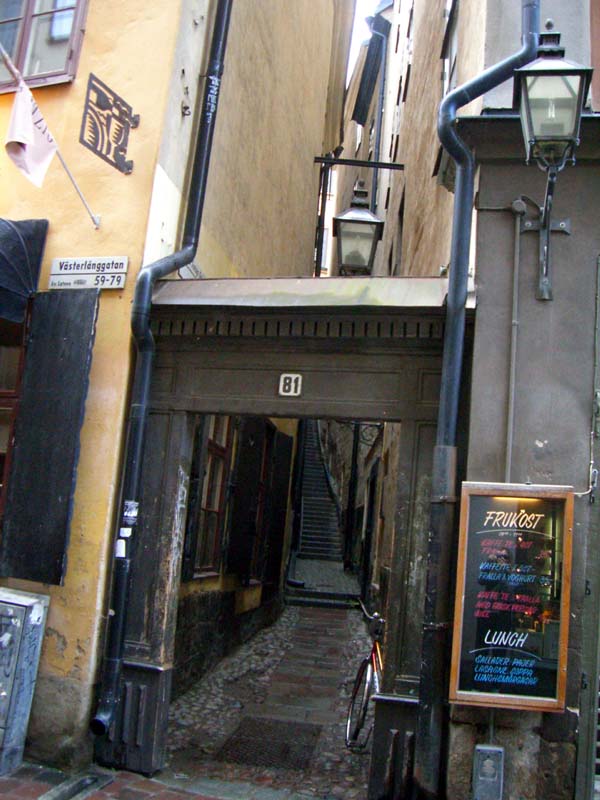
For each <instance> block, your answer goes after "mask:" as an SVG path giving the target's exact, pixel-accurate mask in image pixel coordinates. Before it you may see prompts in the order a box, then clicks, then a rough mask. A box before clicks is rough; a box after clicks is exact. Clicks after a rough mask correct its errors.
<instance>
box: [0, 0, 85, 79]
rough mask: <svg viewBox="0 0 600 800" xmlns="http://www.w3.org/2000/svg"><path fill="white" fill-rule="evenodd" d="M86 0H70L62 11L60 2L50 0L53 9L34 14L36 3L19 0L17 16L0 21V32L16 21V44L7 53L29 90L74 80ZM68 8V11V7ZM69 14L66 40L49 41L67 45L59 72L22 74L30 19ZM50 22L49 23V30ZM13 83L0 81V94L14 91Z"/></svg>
mask: <svg viewBox="0 0 600 800" xmlns="http://www.w3.org/2000/svg"><path fill="white" fill-rule="evenodd" d="M88 3H89V0H72V2H69V3H68V7H67V8H62V7H61V5H60V0H58V2H57V0H54V2H53V8H52V9H51V10H49V11H44V12H35V10H34V9H35V4H36V0H23V6H22V8H21V12H20V14H19V15H18V16H17V17H10V18H8V19H7V20H2V22H0V29H1V28H2V26H3V25H5V24H6V23H8V22H9V21H11V20H20V21H19V23H18V29H17V35H16V42H15V46H14V49H13V52H12V53H9V55H10V56H11V58H12V60H13V63H14V64H15V66H16V68H17V69H18V70H19V72H20V73H21V74H22V76H23V80H24V81H25V83H26V84H27V85H28V86H29V87H30V88H36V87H40V86H52V85H54V84H57V83H70V82H72V81H73V80H74V78H75V75H76V73H77V67H78V64H79V56H80V53H81V47H82V43H83V35H84V33H85V20H86V15H87V8H88ZM71 6H72V8H71ZM71 10H72V11H73V25H72V27H71V33H70V35H69V37H63V36H58V37H52V41H55V42H65V41H68V45H67V58H66V61H65V63H64V65H63V67H61V69H60V70H54V71H52V72H43V73H38V74H34V75H25V74H24V70H25V59H26V57H27V53H28V49H29V43H30V37H31V32H32V29H33V24H34V18H35V17H41V16H50V15H53V14H56V13H61V12H64V11H71ZM52 25H53V21H52V20H51V21H50V28H51V29H52ZM16 86H17V82H16V81H15V79H14V78H13V77H12V75H11V76H10V77H9V78H8V79H7V80H5V81H0V94H5V93H7V92H12V91H14V90H15V89H16Z"/></svg>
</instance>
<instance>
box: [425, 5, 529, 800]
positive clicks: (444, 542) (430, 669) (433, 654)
mask: <svg viewBox="0 0 600 800" xmlns="http://www.w3.org/2000/svg"><path fill="white" fill-rule="evenodd" d="M521 12H522V28H521V30H522V34H521V44H522V46H521V49H520V50H519V51H518V52H516V53H515V54H514V55H512V56H510V57H509V58H507V59H505V60H504V61H501V62H499V63H498V64H496V65H495V66H493V67H490V68H489V69H487V70H485V71H484V72H482V73H481V75H479V76H478V77H476V78H474V79H473V80H472V81H469V82H468V83H465V84H464V85H463V86H459V87H458V88H457V89H455V90H454V91H452V92H450V94H448V95H446V97H445V98H444V99H443V100H442V103H441V105H440V109H439V115H438V136H439V138H440V141H441V143H442V144H443V146H444V147H445V149H446V150H447V151H448V153H449V154H450V156H451V157H452V158H453V160H454V161H455V163H456V183H455V199H454V214H453V221H452V247H451V258H450V279H449V285H448V299H447V309H446V327H445V334H444V354H443V360H442V379H441V388H440V405H439V412H438V423H437V440H436V446H435V449H434V458H433V471H432V487H431V511H430V519H429V526H430V527H429V544H428V561H427V582H426V596H425V610H424V617H423V640H422V645H421V648H422V649H421V675H420V685H419V715H418V720H417V732H416V740H415V761H414V782H413V797H415V798H419V800H422V799H423V798H426V799H427V800H432V799H433V798H437V797H439V796H440V794H439V793H440V776H441V760H442V749H443V741H442V740H443V735H442V733H443V727H444V706H445V702H446V700H445V698H446V696H447V676H446V662H447V652H448V651H447V645H448V631H449V628H450V623H449V616H450V610H451V607H452V604H451V598H450V597H449V574H450V567H451V565H450V552H451V550H452V544H453V538H454V504H455V501H456V498H455V493H456V424H457V417H458V400H459V391H460V379H461V372H462V360H463V345H464V330H465V305H466V300H467V287H468V270H469V247H470V240H471V216H472V210H473V187H474V175H475V159H474V157H473V154H472V153H471V151H470V150H469V148H468V147H467V145H466V144H465V142H464V141H463V140H462V139H461V138H460V137H459V136H458V133H457V131H456V126H455V122H456V115H457V110H458V109H459V108H461V107H462V106H465V105H466V104H467V103H470V102H471V100H474V99H475V98H477V97H480V96H481V95H482V94H484V93H485V92H487V91H489V90H490V89H493V88H494V87H495V86H499V85H500V84H501V83H504V81H506V80H508V79H509V78H511V77H512V75H513V71H514V70H515V69H517V68H518V67H521V66H523V65H524V64H527V63H528V62H529V61H531V60H533V59H534V58H535V57H536V55H537V48H538V38H539V36H538V31H539V19H540V8H539V0H521Z"/></svg>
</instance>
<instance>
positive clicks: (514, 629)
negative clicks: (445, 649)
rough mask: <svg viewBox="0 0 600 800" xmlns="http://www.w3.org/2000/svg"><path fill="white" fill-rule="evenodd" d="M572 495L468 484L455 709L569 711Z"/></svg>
mask: <svg viewBox="0 0 600 800" xmlns="http://www.w3.org/2000/svg"><path fill="white" fill-rule="evenodd" d="M572 528H573V489H572V487H570V486H534V485H526V484H490V483H463V488H462V497H461V515H460V541H459V556H458V573H457V586H456V604H455V614H454V636H453V648H452V669H451V678H450V701H451V702H455V703H464V704H466V705H482V706H488V707H489V706H496V707H502V708H523V709H544V710H546V711H553V710H555V711H560V710H562V709H564V706H565V687H566V675H567V644H568V634H569V599H570V590H571V537H572Z"/></svg>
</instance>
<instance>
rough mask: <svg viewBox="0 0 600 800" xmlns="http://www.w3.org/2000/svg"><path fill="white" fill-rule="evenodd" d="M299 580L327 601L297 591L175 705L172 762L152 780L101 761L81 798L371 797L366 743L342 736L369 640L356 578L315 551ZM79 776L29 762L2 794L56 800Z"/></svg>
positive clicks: (3, 781) (18, 799) (1, 782)
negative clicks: (352, 743)
mask: <svg viewBox="0 0 600 800" xmlns="http://www.w3.org/2000/svg"><path fill="white" fill-rule="evenodd" d="M296 578H297V582H298V583H304V584H305V587H306V589H305V592H306V593H308V594H311V593H312V594H316V593H320V594H321V596H322V597H323V596H324V595H325V594H327V595H328V596H329V599H321V600H320V603H321V604H319V605H312V604H307V603H314V602H315V599H314V597H313V598H311V599H310V600H307V599H306V598H301V599H300V600H294V599H291V602H300V603H301V604H300V605H288V606H287V607H286V608H285V610H284V612H283V614H282V615H281V617H280V618H279V619H278V620H277V622H276V623H275V624H274V625H272V626H271V627H270V628H266V629H264V630H262V631H260V632H259V633H258V634H256V635H255V636H254V637H253V638H252V639H251V640H250V641H248V642H247V643H246V644H244V645H242V646H241V647H240V648H238V649H237V650H236V651H235V652H234V653H232V654H231V655H230V656H229V657H227V658H225V659H224V660H223V661H221V662H220V663H219V664H218V665H217V666H216V667H215V668H214V669H213V670H211V671H210V672H209V673H207V675H205V676H204V678H202V679H201V680H200V681H199V682H198V683H197V684H196V685H195V686H194V687H193V688H192V689H191V690H190V691H188V692H187V693H186V694H184V695H182V696H181V697H180V698H178V699H177V700H176V701H175V702H174V703H172V705H171V712H170V719H169V730H168V763H167V767H166V769H165V770H163V771H161V772H159V773H157V774H156V775H155V776H153V777H152V778H147V777H144V776H141V775H136V774H135V773H130V772H125V771H111V770H105V769H100V768H94V770H93V774H92V777H90V778H87V779H84V784H85V785H84V791H83V792H78V793H76V794H75V795H74V796H76V797H78V798H80V797H81V798H83V797H85V798H86V800H185V799H186V798H190V800H191V798H195V799H196V800H310V799H311V798H313V799H315V800H342V799H343V800H364V798H365V797H366V792H367V778H368V767H369V757H370V749H369V748H367V749H366V750H365V751H364V752H362V753H354V752H350V751H349V750H347V749H346V747H345V745H344V728H345V717H346V711H347V706H348V700H349V696H350V691H351V688H352V683H353V680H354V675H355V672H356V669H357V666H358V664H359V662H360V660H361V658H362V657H363V654H365V653H366V652H368V649H369V646H370V641H369V636H368V633H367V630H366V626H365V624H364V622H363V617H362V613H361V612H360V610H357V609H356V608H352V607H349V604H348V601H347V600H346V599H345V598H346V597H347V596H348V593H349V592H350V591H351V590H352V589H353V588H354V586H355V585H356V579H355V578H354V577H352V576H348V575H346V574H344V572H343V569H342V567H341V564H340V563H339V562H325V561H314V560H299V561H298V567H297V569H296ZM336 597H337V599H336ZM317 602H319V601H317ZM344 606H346V607H344ZM97 776H100V777H99V778H98V777H97ZM73 780H74V776H68V775H66V774H63V773H60V772H59V771H55V770H43V769H42V768H41V767H37V766H35V765H32V764H29V765H25V766H23V767H22V768H21V769H20V770H18V771H17V772H16V773H15V774H13V775H12V776H9V777H4V778H0V795H2V796H3V797H4V798H6V800H24V799H25V798H27V800H36V799H37V798H40V800H58V798H59V797H61V796H62V795H61V792H62V789H63V788H65V787H66V786H68V785H70V783H72V782H73Z"/></svg>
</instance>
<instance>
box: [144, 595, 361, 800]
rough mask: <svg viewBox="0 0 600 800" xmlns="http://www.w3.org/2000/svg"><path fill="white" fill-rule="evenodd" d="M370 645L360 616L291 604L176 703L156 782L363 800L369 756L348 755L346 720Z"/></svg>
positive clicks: (211, 790)
mask: <svg viewBox="0 0 600 800" xmlns="http://www.w3.org/2000/svg"><path fill="white" fill-rule="evenodd" d="M368 647H369V639H368V635H367V633H366V629H365V626H364V624H363V622H362V615H361V612H360V611H358V610H355V609H346V608H331V607H327V606H325V607H323V606H313V607H310V606H301V607H288V608H287V609H286V610H285V611H284V613H283V614H282V616H281V617H280V619H279V620H278V621H277V622H276V623H275V624H274V625H273V626H271V627H270V628H268V629H265V630H263V631H261V632H260V633H258V634H257V635H256V636H255V637H254V638H253V639H252V640H251V641H249V642H248V643H246V644H245V645H243V646H242V647H240V648H239V649H238V650H237V651H236V652H235V653H233V654H232V655H231V656H229V657H227V658H225V659H224V660H223V661H222V662H221V663H220V664H219V665H218V666H217V667H216V668H215V669H214V670H212V671H211V672H209V673H208V674H207V675H206V676H205V677H204V678H203V679H202V680H201V681H199V682H198V683H197V684H196V685H195V686H194V687H193V688H192V689H191V690H190V691H189V692H187V693H186V694H185V695H183V696H181V697H180V698H179V699H178V700H177V701H175V702H174V703H173V704H172V706H171V715H170V722H169V743H168V752H169V757H168V767H167V769H166V770H165V771H164V772H163V773H162V774H161V776H160V779H161V781H164V782H167V783H169V784H170V785H173V786H177V787H178V788H180V789H185V790H187V791H195V792H205V793H207V794H211V795H214V796H221V795H219V794H218V792H219V791H222V792H225V793H224V794H223V795H222V796H223V797H228V798H229V797H238V796H239V797H244V798H262V797H267V796H268V797H269V798H273V800H275V798H282V800H283V798H286V800H287V799H288V798H289V800H296V798H298V800H299V799H300V798H332V799H333V798H340V800H341V798H344V799H346V798H347V799H348V800H351V799H352V798H356V799H357V800H358V799H359V798H364V797H366V780H367V773H368V762H369V757H368V754H367V753H364V754H355V753H351V752H349V751H347V750H346V748H345V746H344V724H345V714H346V709H347V704H348V697H349V692H350V689H351V687H352V681H353V678H354V673H355V671H356V667H357V664H358V662H359V661H360V658H361V656H362V654H363V653H365V652H367V651H368ZM229 782H235V784H233V783H231V784H230V783H229ZM236 786H237V788H236ZM267 788H269V789H271V790H279V791H270V792H268V793H267V794H263V790H264V791H266V790H267ZM238 790H239V791H240V792H241V793H240V794H233V793H231V792H235V791H238ZM227 792H229V793H227Z"/></svg>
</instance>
